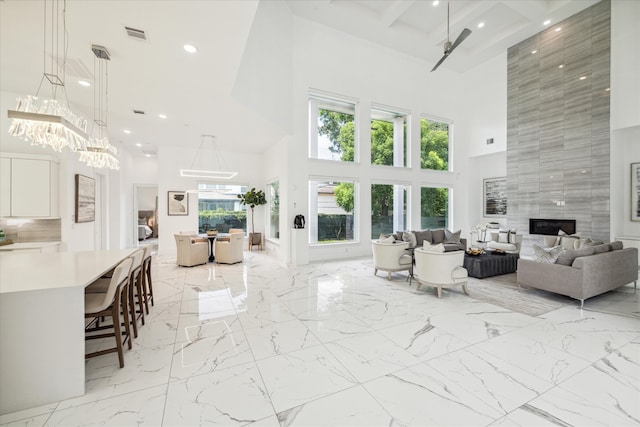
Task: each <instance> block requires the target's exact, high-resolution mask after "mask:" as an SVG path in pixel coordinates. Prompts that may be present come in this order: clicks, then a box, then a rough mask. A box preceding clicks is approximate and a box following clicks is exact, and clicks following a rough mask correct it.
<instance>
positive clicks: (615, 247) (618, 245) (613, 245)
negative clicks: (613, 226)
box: [609, 240, 622, 251]
mask: <svg viewBox="0 0 640 427" xmlns="http://www.w3.org/2000/svg"><path fill="white" fill-rule="evenodd" d="M609 247H610V248H611V250H612V251H619V250H620V249H622V242H621V241H619V240H616V241H615V242H611V243H609Z"/></svg>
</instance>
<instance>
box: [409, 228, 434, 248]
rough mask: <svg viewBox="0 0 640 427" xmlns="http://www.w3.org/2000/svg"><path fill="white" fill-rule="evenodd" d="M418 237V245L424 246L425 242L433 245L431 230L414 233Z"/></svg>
mask: <svg viewBox="0 0 640 427" xmlns="http://www.w3.org/2000/svg"><path fill="white" fill-rule="evenodd" d="M413 234H415V235H416V245H417V246H422V243H423V242H429V243H431V230H422V231H414V232H413Z"/></svg>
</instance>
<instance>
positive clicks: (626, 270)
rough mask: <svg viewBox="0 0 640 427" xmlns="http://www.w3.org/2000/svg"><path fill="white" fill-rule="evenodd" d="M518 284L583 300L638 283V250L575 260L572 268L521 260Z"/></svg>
mask: <svg viewBox="0 0 640 427" xmlns="http://www.w3.org/2000/svg"><path fill="white" fill-rule="evenodd" d="M517 274H518V284H519V285H524V286H529V287H532V288H537V289H542V290H545V291H549V292H554V293H557V294H561V295H566V296H569V297H571V298H576V299H579V300H580V307H582V306H583V305H584V300H585V299H587V298H591V297H594V296H596V295H600V294H602V293H605V292H608V291H610V290H613V289H616V288H618V287H620V286H624V285H627V284H629V283H631V282H634V286H635V285H636V282H637V280H638V249H637V248H625V249H619V250H615V251H610V252H604V253H599V254H594V255H588V256H583V257H579V258H576V259H575V260H574V261H573V264H572V265H570V266H567V265H560V264H546V263H541V262H537V261H532V260H529V259H523V258H520V259H519V260H518V273H517Z"/></svg>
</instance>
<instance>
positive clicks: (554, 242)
mask: <svg viewBox="0 0 640 427" xmlns="http://www.w3.org/2000/svg"><path fill="white" fill-rule="evenodd" d="M543 240H544V245H545V246H546V247H548V248H552V247H554V246H558V245H559V244H560V238H559V237H556V236H544V237H543Z"/></svg>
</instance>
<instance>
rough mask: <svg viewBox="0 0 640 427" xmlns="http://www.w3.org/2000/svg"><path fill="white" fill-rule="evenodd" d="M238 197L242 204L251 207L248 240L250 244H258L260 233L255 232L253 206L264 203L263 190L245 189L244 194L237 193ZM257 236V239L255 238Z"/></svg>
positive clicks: (265, 201)
mask: <svg viewBox="0 0 640 427" xmlns="http://www.w3.org/2000/svg"><path fill="white" fill-rule="evenodd" d="M238 199H240V203H242V204H243V205H247V206H249V207H250V208H251V234H250V235H249V242H250V244H251V245H254V244H255V245H257V244H260V238H261V236H260V233H256V232H255V231H256V226H255V222H254V220H253V216H254V208H255V207H256V206H261V205H266V204H267V198H266V196H265V195H264V191H262V190H258V191H256V189H255V187H254V188H252V189H251V190H249V191H247V192H246V193H244V194H238ZM256 237H257V239H256Z"/></svg>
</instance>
